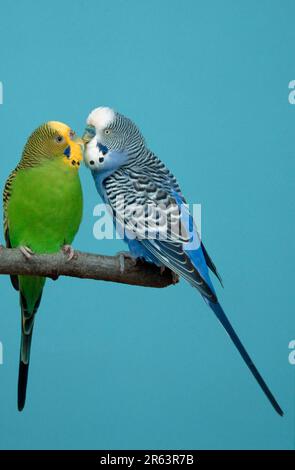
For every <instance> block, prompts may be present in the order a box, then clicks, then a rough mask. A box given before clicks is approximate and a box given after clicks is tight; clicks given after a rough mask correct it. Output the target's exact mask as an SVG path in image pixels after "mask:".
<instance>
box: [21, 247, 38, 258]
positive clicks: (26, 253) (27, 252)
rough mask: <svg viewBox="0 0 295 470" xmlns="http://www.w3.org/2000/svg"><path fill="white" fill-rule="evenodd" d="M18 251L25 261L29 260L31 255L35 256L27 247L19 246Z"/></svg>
mask: <svg viewBox="0 0 295 470" xmlns="http://www.w3.org/2000/svg"><path fill="white" fill-rule="evenodd" d="M19 250H20V252H21V253H22V254H23V255H24V257H25V258H26V259H27V260H29V259H31V258H32V255H34V254H35V253H34V252H33V250H31V248H29V247H28V246H20V247H19Z"/></svg>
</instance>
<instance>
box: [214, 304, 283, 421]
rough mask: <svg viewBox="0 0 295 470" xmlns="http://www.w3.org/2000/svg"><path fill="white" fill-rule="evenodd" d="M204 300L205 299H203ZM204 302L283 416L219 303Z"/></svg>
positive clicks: (279, 412)
mask: <svg viewBox="0 0 295 470" xmlns="http://www.w3.org/2000/svg"><path fill="white" fill-rule="evenodd" d="M205 300H206V299H205ZM206 302H207V303H208V304H209V306H210V307H211V309H212V310H213V312H214V313H215V315H216V316H217V318H218V320H219V321H220V323H221V324H222V325H223V327H224V328H225V330H226V331H227V333H228V334H229V336H230V338H231V340H232V341H233V343H234V345H235V346H236V348H237V350H238V351H239V353H240V354H241V356H242V358H243V359H244V361H245V363H246V364H247V366H248V367H249V369H250V371H251V372H252V374H253V375H254V377H255V379H256V380H257V382H258V383H259V385H260V387H261V388H262V390H263V392H264V393H265V395H266V396H267V398H268V400H269V401H270V403H271V404H272V406H273V407H274V409H275V410H276V412H277V413H278V414H279V415H280V416H283V414H284V412H283V410H282V409H281V407H280V405H279V404H278V402H277V401H276V399H275V397H274V396H273V394H272V393H271V391H270V389H269V388H268V386H267V385H266V383H265V381H264V380H263V378H262V376H261V375H260V373H259V371H258V370H257V368H256V366H255V365H254V363H253V361H252V359H251V357H250V356H249V354H248V353H247V351H246V349H245V347H244V346H243V344H242V342H241V341H240V339H239V337H238V335H237V334H236V332H235V330H234V329H233V327H232V325H231V324H230V321H229V320H228V318H227V316H226V315H225V313H224V311H223V309H222V307H221V305H220V304H219V303H218V302H216V303H213V302H210V301H208V300H206Z"/></svg>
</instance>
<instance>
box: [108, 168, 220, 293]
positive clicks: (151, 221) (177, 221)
mask: <svg viewBox="0 0 295 470" xmlns="http://www.w3.org/2000/svg"><path fill="white" fill-rule="evenodd" d="M104 187H105V197H106V200H107V202H108V203H109V204H110V206H111V208H112V211H113V216H114V218H115V219H116V220H117V221H118V222H119V224H120V225H121V226H123V227H124V229H125V232H127V238H131V239H132V238H136V239H137V240H139V241H140V242H141V243H142V244H143V245H144V247H145V248H146V249H147V250H149V251H150V252H151V253H152V254H153V255H154V256H155V257H156V258H157V259H158V260H159V261H160V262H161V263H163V264H164V265H165V266H167V267H168V268H170V269H171V270H172V271H174V272H175V273H177V274H178V275H180V276H182V277H184V278H185V279H186V280H187V281H188V282H190V284H192V285H193V286H194V287H196V288H197V289H198V290H199V291H200V293H201V294H202V295H204V296H205V297H206V298H208V299H209V300H211V301H215V299H216V295H215V291H214V288H213V285H212V283H211V280H210V277H209V273H208V267H207V264H206V261H205V256H204V253H203V251H202V247H201V242H200V239H199V237H198V234H197V231H196V230H195V231H194V232H193V234H191V233H190V224H191V219H190V217H188V212H187V209H186V206H184V208H183V207H182V205H181V204H179V201H177V198H176V197H175V191H176V188H175V186H173V185H171V179H170V176H169V175H168V176H167V175H166V177H165V178H163V175H160V177H159V172H158V173H157V178H155V177H153V176H151V175H150V174H144V173H143V171H142V169H139V170H137V169H134V168H133V169H132V171H131V170H129V171H126V170H125V171H117V172H115V173H113V175H111V176H110V177H109V178H107V179H106V181H105V182H104ZM177 189H178V188H177ZM179 191H180V190H179ZM192 235H193V237H195V241H194V243H195V246H194V247H192V246H191V244H192V243H191V236H192Z"/></svg>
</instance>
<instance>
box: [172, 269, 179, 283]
mask: <svg viewBox="0 0 295 470" xmlns="http://www.w3.org/2000/svg"><path fill="white" fill-rule="evenodd" d="M171 275H172V282H173V284H177V283H178V282H179V276H178V274H176V273H175V272H174V271H171Z"/></svg>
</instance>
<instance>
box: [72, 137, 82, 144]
mask: <svg viewBox="0 0 295 470" xmlns="http://www.w3.org/2000/svg"><path fill="white" fill-rule="evenodd" d="M74 142H76V144H78V145H84V142H83V140H82V139H81V138H80V137H78V136H75V137H74Z"/></svg>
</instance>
